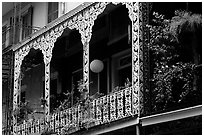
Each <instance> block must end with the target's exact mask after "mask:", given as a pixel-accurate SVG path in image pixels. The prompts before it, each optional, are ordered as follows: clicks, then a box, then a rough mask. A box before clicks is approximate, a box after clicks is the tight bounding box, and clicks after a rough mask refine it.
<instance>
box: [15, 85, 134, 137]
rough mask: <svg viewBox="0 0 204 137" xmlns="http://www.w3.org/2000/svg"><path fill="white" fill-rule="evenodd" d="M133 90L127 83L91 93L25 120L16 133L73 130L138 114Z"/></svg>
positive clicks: (61, 132)
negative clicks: (95, 94)
mask: <svg viewBox="0 0 204 137" xmlns="http://www.w3.org/2000/svg"><path fill="white" fill-rule="evenodd" d="M134 90H135V89H134V87H132V86H130V87H124V89H119V90H118V91H115V92H111V93H110V94H108V95H105V96H101V97H97V98H92V97H89V98H88V99H86V100H85V101H84V102H79V103H77V104H75V105H74V106H72V107H70V108H67V109H64V110H61V111H56V112H54V113H53V114H52V115H50V117H49V119H45V118H44V117H43V118H41V119H38V120H35V119H29V120H28V121H23V122H22V123H21V124H19V125H18V126H17V129H16V131H17V134H22V135H28V134H72V133H75V132H77V131H83V130H88V129H89V128H92V127H96V126H100V125H105V124H107V123H111V122H115V121H119V120H121V119H125V118H128V117H134V116H137V114H136V112H135V108H134V107H135V104H137V102H135V101H136V100H135V99H136V97H135V96H134V93H133V92H134ZM135 119H136V117H135Z"/></svg>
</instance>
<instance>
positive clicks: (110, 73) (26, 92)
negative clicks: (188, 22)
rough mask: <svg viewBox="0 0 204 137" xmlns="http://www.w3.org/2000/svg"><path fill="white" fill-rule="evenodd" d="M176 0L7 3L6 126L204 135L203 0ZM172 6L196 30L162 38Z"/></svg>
mask: <svg viewBox="0 0 204 137" xmlns="http://www.w3.org/2000/svg"><path fill="white" fill-rule="evenodd" d="M174 4H175V3H142V2H129V3H120V2H119V3H111V2H110V3H109V2H93V3H92V2H90V3H89V2H88V3H86V2H85V3H70V2H33V3H32V2H18V3H3V6H5V10H4V8H3V17H2V31H3V32H2V51H3V55H2V57H3V61H2V62H3V67H2V68H3V70H2V73H3V74H2V75H3V84H2V85H3V90H2V91H3V92H2V94H3V95H2V96H3V98H2V99H3V100H2V101H3V111H2V116H3V119H2V122H3V123H2V124H3V133H2V134H202V133H201V132H202V130H201V127H202V124H201V120H202V118H201V116H202V113H201V107H202V98H201V95H202V94H201V88H202V87H201V80H202V77H199V75H200V74H201V71H200V70H201V67H202V61H201V58H202V52H200V47H201V44H200V43H199V42H200V40H201V41H202V39H200V37H199V36H200V34H201V35H202V31H201V32H200V31H199V30H200V29H201V30H202V27H201V28H200V26H199V24H202V20H201V22H200V20H199V19H200V17H201V13H202V12H201V11H202V7H201V5H202V4H201V3H186V2H182V3H178V4H177V6H175V5H174ZM167 5H168V6H170V7H171V8H169V9H168V10H166V8H167V7H168V6H167ZM166 6H167V7H166ZM6 7H8V8H6ZM161 7H162V8H161ZM176 10H185V11H188V13H189V14H187V12H186V13H184V14H182V15H189V18H190V17H193V19H195V20H196V23H197V24H198V25H197V27H195V28H194V29H195V30H196V31H193V32H195V33H191V31H190V32H189V30H191V28H189V29H187V31H186V30H184V31H183V29H181V32H184V34H185V35H183V33H182V34H181V33H179V37H178V40H177V41H176V40H175V38H174V37H173V38H171V40H170V42H169V43H170V44H169V43H167V42H166V43H165V42H163V40H161V39H159V40H160V44H158V43H157V41H156V40H157V39H158V37H157V36H159V35H160V34H159V33H156V31H154V29H157V30H158V31H159V30H161V29H160V28H161V27H164V29H162V34H164V35H165V36H167V33H164V32H163V30H165V27H166V26H165V25H164V26H162V25H163V24H162V23H165V22H166V20H164V19H163V16H162V15H159V14H158V13H161V14H164V15H165V16H166V18H168V19H171V18H172V17H173V16H174V15H173V14H174V11H176ZM190 11H191V12H190ZM157 12H158V13H157ZM179 13H182V12H179ZM153 15H154V16H155V18H154V17H153ZM178 15H179V17H182V16H181V14H178ZM155 19H157V20H159V21H160V22H159V23H158V22H156V23H155V22H154V20H155ZM187 19H188V18H187ZM191 19H192V18H191ZM171 21H172V22H173V21H174V20H173V19H172V20H171ZM161 22H162V23H161ZM174 22H176V23H177V20H175V21H174ZM157 23H158V24H157ZM193 23H194V22H193ZM184 24H185V23H184ZM159 25H160V26H161V27H158V28H157V26H159ZM174 26H176V27H177V25H174ZM176 29H178V30H179V29H180V28H179V27H177V28H176ZM152 30H153V31H152ZM197 30H198V31H197ZM186 32H188V33H187V34H188V35H186ZM155 35H156V37H154V36H155ZM194 35H195V39H193V38H192V39H190V40H189V42H188V43H191V44H186V45H187V46H186V47H184V46H183V45H182V44H183V43H184V42H183V41H186V39H184V38H186V37H187V38H188V39H189V38H190V36H194ZM168 36H169V35H168ZM197 36H198V37H197ZM161 37H162V38H163V35H161ZM169 37H170V36H169ZM169 37H168V38H166V39H167V40H169ZM175 37H177V35H175ZM196 38H197V39H196ZM152 41H153V42H152ZM172 41H173V42H172ZM155 42H156V43H155ZM171 44H172V45H174V46H171ZM155 45H159V46H161V45H162V46H163V45H167V47H168V48H167V49H165V48H164V49H165V50H166V51H167V53H165V54H163V53H162V54H161V49H162V50H163V48H162V46H161V47H159V48H156V46H155ZM175 45H178V47H180V48H179V49H176V51H178V55H177V53H174V52H172V51H173V50H175ZM184 45H185V44H184ZM170 46H171V47H172V49H171V48H169V47H170ZM163 47H164V46H163ZM195 47H196V48H195ZM169 49H170V50H169ZM180 51H184V53H182V52H180ZM191 51H192V52H191ZM162 52H163V51H162ZM164 52H165V51H164ZM170 52H172V54H173V55H172V54H168V53H170ZM155 53H157V54H155ZM187 54H188V55H189V54H190V55H191V56H188V58H187V56H186V55H187ZM163 55H165V56H163ZM175 56H176V57H175ZM162 57H163V58H165V57H169V58H170V57H171V58H170V59H169V58H168V59H169V60H168V62H167V61H166V62H165V61H164V60H165V59H163V60H162V59H161V58H162ZM172 58H173V59H172ZM160 59H161V60H160ZM157 62H159V63H158V64H159V65H156V63H157ZM154 63H155V64H154ZM163 64H165V66H167V67H166V68H168V69H164V68H163ZM179 65H180V66H179ZM191 66H194V67H191ZM175 68H176V69H175ZM158 69H159V70H160V71H161V73H162V72H164V74H162V75H161V74H160V72H159V73H158V71H157V70H158ZM167 70H168V71H169V72H170V70H171V72H172V73H171V75H169V73H168V72H166V71H167ZM186 71H190V72H189V73H186ZM191 72H192V73H191ZM178 75H179V76H180V77H177V76H178ZM159 76H160V77H159ZM164 76H166V77H164ZM167 76H168V77H167ZM169 77H171V79H170V78H169ZM168 78H169V79H168ZM152 79H153V80H154V81H156V82H154V81H152ZM161 79H163V80H161ZM166 79H167V80H166ZM168 80H169V81H168ZM162 81H167V82H166V83H165V82H164V83H162ZM174 81H177V82H174ZM169 83H170V84H169ZM172 85H173V86H172ZM186 87H187V88H186ZM175 92H178V93H175ZM195 100H196V101H195ZM187 119H188V120H187ZM186 121H188V122H186ZM185 122H186V123H185ZM172 125H178V126H176V127H174V128H173V127H172ZM186 125H187V126H186ZM192 125H193V126H192ZM189 129H191V131H189Z"/></svg>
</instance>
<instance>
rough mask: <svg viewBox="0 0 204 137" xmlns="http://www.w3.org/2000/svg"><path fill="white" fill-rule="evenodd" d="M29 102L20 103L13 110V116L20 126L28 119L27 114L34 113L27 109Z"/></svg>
mask: <svg viewBox="0 0 204 137" xmlns="http://www.w3.org/2000/svg"><path fill="white" fill-rule="evenodd" d="M28 104H29V102H27V101H26V102H25V103H24V102H21V103H20V104H19V105H18V106H17V108H16V109H15V110H14V112H13V115H14V116H15V117H16V118H17V123H18V124H21V123H22V122H23V121H24V120H27V119H28V114H33V113H35V112H34V111H33V109H31V108H30V107H29V105H28Z"/></svg>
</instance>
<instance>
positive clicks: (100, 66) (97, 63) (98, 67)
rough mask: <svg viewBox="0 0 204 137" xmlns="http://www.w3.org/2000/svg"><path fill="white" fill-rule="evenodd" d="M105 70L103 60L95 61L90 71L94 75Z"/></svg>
mask: <svg viewBox="0 0 204 137" xmlns="http://www.w3.org/2000/svg"><path fill="white" fill-rule="evenodd" d="M103 68H104V65H103V62H102V61H101V60H98V59H95V60H93V61H92V62H91V64H90V69H91V71H92V72H94V73H100V72H101V71H102V70H103Z"/></svg>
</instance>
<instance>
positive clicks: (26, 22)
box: [22, 7, 32, 39]
mask: <svg viewBox="0 0 204 137" xmlns="http://www.w3.org/2000/svg"><path fill="white" fill-rule="evenodd" d="M31 33H32V8H31V7H30V8H29V9H28V12H27V13H26V14H24V15H23V16H22V39H24V38H26V37H27V36H28V35H30V34H31Z"/></svg>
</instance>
